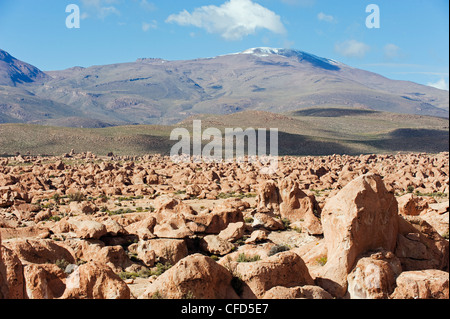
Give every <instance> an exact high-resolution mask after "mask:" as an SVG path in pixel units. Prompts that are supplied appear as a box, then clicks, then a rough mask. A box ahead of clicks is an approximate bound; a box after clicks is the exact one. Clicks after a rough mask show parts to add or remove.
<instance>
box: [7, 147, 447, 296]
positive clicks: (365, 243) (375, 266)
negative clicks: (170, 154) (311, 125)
mask: <svg viewBox="0 0 450 319" xmlns="http://www.w3.org/2000/svg"><path fill="white" fill-rule="evenodd" d="M110 155H111V156H109V157H102V158H100V157H97V156H95V155H93V154H91V153H83V154H75V153H74V152H71V153H68V154H64V155H63V156H61V157H51V158H49V157H32V156H21V155H18V156H16V157H12V158H4V159H1V158H0V235H1V236H0V238H1V239H0V253H1V255H0V257H1V258H0V298H11V299H22V298H30V299H52V298H62V299H66V298H88V299H114V298H120V299H128V298H139V299H147V298H153V299H154V298H167V299H175V298H195V299H199V298H208V299H222V298H227V299H234V298H236V299H238V298H245V299H249V298H264V299H270V298H281V299H290V298H308V299H329V298H373V299H388V298H391V299H407V298H416V299H417V298H447V299H448V298H449V273H448V271H449V244H448V237H449V202H448V194H449V166H448V165H449V154H448V153H441V154H437V155H429V154H397V155H363V156H358V157H350V156H337V155H333V156H327V157H298V158H297V157H282V158H280V162H279V168H278V170H277V171H276V172H275V173H274V174H272V175H265V174H261V173H260V169H261V166H260V165H259V164H250V163H234V164H212V163H211V164H207V163H186V164H175V163H172V162H171V161H170V159H169V158H167V157H161V156H144V157H139V158H132V157H116V156H114V155H112V154H110Z"/></svg>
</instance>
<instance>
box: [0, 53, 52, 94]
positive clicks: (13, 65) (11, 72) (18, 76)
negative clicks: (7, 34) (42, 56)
mask: <svg viewBox="0 0 450 319" xmlns="http://www.w3.org/2000/svg"><path fill="white" fill-rule="evenodd" d="M46 79H49V77H48V76H47V75H46V74H45V73H44V72H42V71H41V70H39V69H38V68H36V67H34V66H32V65H30V64H28V63H25V62H22V61H20V60H17V59H16V58H14V57H13V56H11V55H10V54H9V53H8V52H6V51H3V50H0V85H8V86H16V85H17V84H22V83H31V82H36V81H40V80H46Z"/></svg>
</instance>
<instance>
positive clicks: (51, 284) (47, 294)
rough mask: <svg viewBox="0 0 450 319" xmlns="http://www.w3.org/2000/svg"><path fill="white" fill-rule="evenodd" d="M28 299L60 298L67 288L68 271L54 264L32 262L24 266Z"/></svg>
mask: <svg viewBox="0 0 450 319" xmlns="http://www.w3.org/2000/svg"><path fill="white" fill-rule="evenodd" d="M24 277H25V286H26V293H27V298H28V299H55V298H60V297H61V296H62V295H63V293H64V290H65V289H66V283H65V281H66V277H67V275H66V273H65V272H64V271H63V270H62V269H61V268H59V267H58V266H56V265H52V264H30V265H27V266H25V267H24Z"/></svg>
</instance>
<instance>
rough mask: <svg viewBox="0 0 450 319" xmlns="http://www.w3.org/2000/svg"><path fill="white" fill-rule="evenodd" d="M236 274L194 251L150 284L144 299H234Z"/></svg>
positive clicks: (142, 296)
mask: <svg viewBox="0 0 450 319" xmlns="http://www.w3.org/2000/svg"><path fill="white" fill-rule="evenodd" d="M232 278H233V277H232V275H231V274H230V273H229V272H228V271H227V269H225V268H224V267H223V266H221V265H219V264H218V263H216V262H215V261H214V260H213V259H211V258H209V257H206V256H203V255H200V254H194V255H190V256H188V257H186V258H183V259H182V260H180V261H179V262H178V263H177V264H176V265H175V266H173V267H172V268H170V269H169V270H167V271H166V272H165V273H163V274H162V275H161V276H159V277H158V279H156V281H155V282H153V283H152V284H150V286H149V287H148V288H147V290H146V291H145V293H144V294H143V295H141V296H140V298H143V299H151V298H158V297H162V298H167V299H182V298H186V297H190V298H195V299H230V298H232V299H234V298H237V295H236V293H235V292H234V290H233V288H232V286H231V280H232Z"/></svg>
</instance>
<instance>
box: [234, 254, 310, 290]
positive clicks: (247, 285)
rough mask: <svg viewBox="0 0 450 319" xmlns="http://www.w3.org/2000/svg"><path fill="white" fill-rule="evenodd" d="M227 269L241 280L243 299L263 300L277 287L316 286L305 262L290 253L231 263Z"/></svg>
mask: <svg viewBox="0 0 450 319" xmlns="http://www.w3.org/2000/svg"><path fill="white" fill-rule="evenodd" d="M225 258H226V257H225ZM226 267H227V268H228V269H230V271H231V272H232V273H233V274H234V275H235V276H236V277H237V278H239V281H240V282H241V291H240V296H241V297H242V298H243V299H255V298H262V297H263V296H264V294H265V293H266V292H267V291H268V290H270V289H272V288H273V287H276V286H283V287H288V288H289V287H296V286H305V285H314V280H313V279H312V278H311V275H310V274H309V271H308V268H307V267H306V265H305V263H304V262H303V260H302V259H301V258H300V256H299V255H297V254H296V253H294V252H290V251H285V252H281V253H278V254H276V255H273V256H271V257H267V258H263V259H261V260H259V261H254V262H242V261H241V262H239V261H230V262H229V263H228V264H227V265H226Z"/></svg>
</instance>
